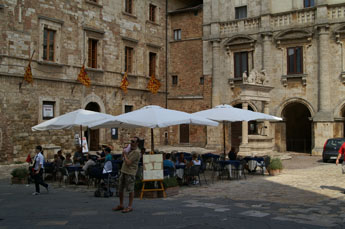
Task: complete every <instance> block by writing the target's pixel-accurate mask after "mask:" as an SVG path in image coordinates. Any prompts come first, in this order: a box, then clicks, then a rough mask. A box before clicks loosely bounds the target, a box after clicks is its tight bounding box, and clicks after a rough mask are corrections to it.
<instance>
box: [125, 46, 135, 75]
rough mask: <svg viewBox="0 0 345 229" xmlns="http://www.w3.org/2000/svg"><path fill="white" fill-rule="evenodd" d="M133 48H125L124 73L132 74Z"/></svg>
mask: <svg viewBox="0 0 345 229" xmlns="http://www.w3.org/2000/svg"><path fill="white" fill-rule="evenodd" d="M133 50H134V49H133V48H132V47H129V46H125V72H127V73H132V72H133Z"/></svg>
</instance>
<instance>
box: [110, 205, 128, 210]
mask: <svg viewBox="0 0 345 229" xmlns="http://www.w3.org/2000/svg"><path fill="white" fill-rule="evenodd" d="M123 209H125V208H124V207H122V206H120V205H118V206H117V207H116V208H112V209H111V210H113V211H121V210H123Z"/></svg>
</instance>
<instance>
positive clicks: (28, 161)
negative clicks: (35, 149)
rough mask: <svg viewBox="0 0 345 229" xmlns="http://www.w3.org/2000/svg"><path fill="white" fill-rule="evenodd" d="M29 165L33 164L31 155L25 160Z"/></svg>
mask: <svg viewBox="0 0 345 229" xmlns="http://www.w3.org/2000/svg"><path fill="white" fill-rule="evenodd" d="M25 161H26V162H27V163H29V164H31V155H30V153H29V154H28V156H27V157H26V160H25Z"/></svg>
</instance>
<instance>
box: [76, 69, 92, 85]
mask: <svg viewBox="0 0 345 229" xmlns="http://www.w3.org/2000/svg"><path fill="white" fill-rule="evenodd" d="M78 80H79V82H80V83H82V84H83V85H84V86H86V87H90V85H91V81H90V78H89V77H88V76H87V74H86V71H85V66H84V64H83V67H82V68H81V69H80V72H79V75H78Z"/></svg>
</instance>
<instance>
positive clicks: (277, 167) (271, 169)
mask: <svg viewBox="0 0 345 229" xmlns="http://www.w3.org/2000/svg"><path fill="white" fill-rule="evenodd" d="M282 169H283V164H282V161H281V160H280V158H272V159H271V161H270V164H269V166H268V168H267V170H268V173H269V174H270V175H271V176H274V175H277V174H279V173H280V171H281V170H282Z"/></svg>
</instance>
